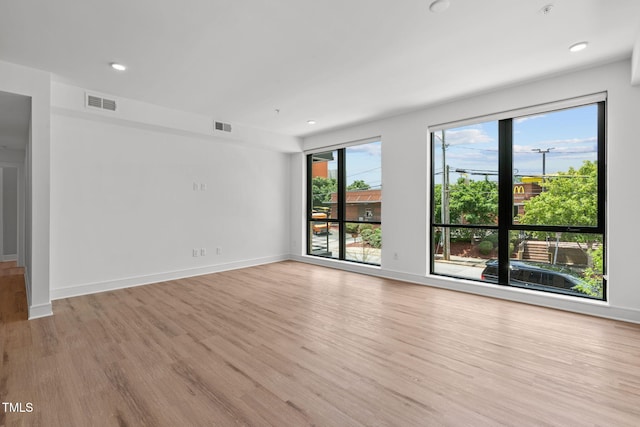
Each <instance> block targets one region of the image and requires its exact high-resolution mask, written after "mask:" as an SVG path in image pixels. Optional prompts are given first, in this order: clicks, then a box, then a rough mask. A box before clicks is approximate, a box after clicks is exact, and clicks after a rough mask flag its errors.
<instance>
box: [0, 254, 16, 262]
mask: <svg viewBox="0 0 640 427" xmlns="http://www.w3.org/2000/svg"><path fill="white" fill-rule="evenodd" d="M0 261H18V255H17V254H9V255H2V256H0Z"/></svg>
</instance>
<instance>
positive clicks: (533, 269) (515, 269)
mask: <svg viewBox="0 0 640 427" xmlns="http://www.w3.org/2000/svg"><path fill="white" fill-rule="evenodd" d="M509 266H510V270H511V272H510V278H511V283H510V284H511V285H513V286H518V287H522V288H528V289H537V290H543V291H553V292H559V293H563V294H568V295H576V294H579V295H584V294H583V293H582V292H580V291H579V290H577V289H576V286H578V285H584V282H583V281H582V279H580V278H578V277H576V276H573V275H571V274H569V273H566V272H563V271H562V269H561V268H560V269H558V270H557V271H556V270H552V269H550V268H549V267H550V266H549V265H539V264H536V263H530V262H523V261H517V260H510V261H509ZM545 267H546V268H545ZM481 278H482V280H485V281H487V282H493V283H498V260H495V259H492V260H489V261H487V262H486V266H485V268H484V270H482V275H481Z"/></svg>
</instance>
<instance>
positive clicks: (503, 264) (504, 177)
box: [428, 93, 608, 301]
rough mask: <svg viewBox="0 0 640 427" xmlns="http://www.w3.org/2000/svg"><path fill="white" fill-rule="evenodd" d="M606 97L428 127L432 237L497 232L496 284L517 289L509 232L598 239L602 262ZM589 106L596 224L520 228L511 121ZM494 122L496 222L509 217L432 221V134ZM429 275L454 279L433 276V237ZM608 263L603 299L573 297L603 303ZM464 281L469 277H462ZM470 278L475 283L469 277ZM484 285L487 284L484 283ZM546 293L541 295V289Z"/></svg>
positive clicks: (430, 244)
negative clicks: (455, 231)
mask: <svg viewBox="0 0 640 427" xmlns="http://www.w3.org/2000/svg"><path fill="white" fill-rule="evenodd" d="M606 97H607V95H606V93H599V94H593V95H587V96H585V97H579V98H573V99H568V100H564V101H558V102H555V103H548V104H541V105H536V106H533V107H528V108H523V109H519V110H512V111H509V112H502V113H497V114H493V115H488V116H484V117H475V118H471V119H467V120H461V121H457V122H450V123H446V124H443V125H436V126H430V127H429V145H430V147H429V153H430V174H429V176H430V186H429V193H430V194H429V200H430V212H429V230H430V235H433V230H434V229H435V228H438V227H439V228H440V229H441V230H443V232H444V230H445V229H446V228H449V229H451V228H466V229H494V230H496V231H497V232H498V271H497V273H498V284H499V285H505V286H510V287H517V286H516V285H513V284H511V283H510V274H511V273H510V253H509V241H510V240H509V235H510V232H512V231H525V232H526V231H531V232H533V231H538V232H539V231H542V232H566V233H585V234H600V235H602V239H603V244H604V248H603V251H604V255H603V259H604V260H606V250H607V245H606V195H607V187H606V135H607V132H606V124H607V123H606V116H607V102H606ZM587 105H597V140H598V141H597V154H596V156H597V159H596V160H597V171H598V177H597V185H598V195H597V197H598V201H597V208H598V212H597V225H595V226H573V225H572V226H560V225H534V224H521V223H519V222H515V221H514V217H515V215H514V206H515V205H514V197H513V191H512V188H513V122H514V120H515V119H517V118H519V117H523V116H528V115H533V114H542V113H553V112H556V111H561V110H566V109H571V108H578V107H581V106H587ZM491 121H497V122H498V183H499V185H498V218H507V220H502V221H501V220H498V224H496V225H493V224H455V223H452V222H451V221H449V223H444V222H439V223H438V222H435V220H436V212H435V202H436V200H435V184H434V178H433V176H434V175H433V174H434V171H435V170H436V165H435V164H434V163H435V155H434V153H435V150H436V144H435V139H436V137H435V134H436V132H438V131H443V130H447V129H453V128H457V127H462V126H467V125H472V124H478V123H485V122H491ZM429 240H430V242H429V262H428V265H429V274H431V275H437V276H446V277H455V276H449V275H446V274H442V273H436V272H435V247H436V242H435V241H434V239H433V238H430V239H429ZM606 277H607V263H606V262H605V263H604V265H603V279H602V299H599V298H594V297H589V296H587V295H585V296H584V297H583V296H581V295H575V297H577V298H587V299H595V300H597V301H607V297H608V292H607V279H606ZM465 279H467V278H465ZM471 280H473V279H471ZM482 283H487V282H485V281H482ZM543 292H544V291H543ZM547 292H550V293H554V294H562V293H561V292H554V291H553V290H552V289H549V290H548V291H547Z"/></svg>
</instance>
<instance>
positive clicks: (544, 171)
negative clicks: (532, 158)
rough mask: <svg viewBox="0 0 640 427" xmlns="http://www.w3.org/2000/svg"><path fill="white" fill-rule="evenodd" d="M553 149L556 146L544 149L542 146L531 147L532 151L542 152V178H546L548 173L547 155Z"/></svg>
mask: <svg viewBox="0 0 640 427" xmlns="http://www.w3.org/2000/svg"><path fill="white" fill-rule="evenodd" d="M551 150H555V148H547V149H546V150H543V149H542V148H532V149H531V151H534V152H536V153H540V154H542V179H544V177H545V175H546V174H547V164H546V159H545V156H546V154H547V153H548V152H549V151H551Z"/></svg>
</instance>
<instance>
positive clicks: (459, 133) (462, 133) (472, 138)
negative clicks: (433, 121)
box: [446, 128, 494, 145]
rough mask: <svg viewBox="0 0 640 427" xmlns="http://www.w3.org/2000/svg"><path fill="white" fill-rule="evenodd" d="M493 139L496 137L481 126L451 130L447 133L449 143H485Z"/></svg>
mask: <svg viewBox="0 0 640 427" xmlns="http://www.w3.org/2000/svg"><path fill="white" fill-rule="evenodd" d="M493 141H494V139H493V138H492V137H491V136H489V135H487V134H486V133H485V131H484V130H483V129H479V128H468V129H460V130H449V131H447V133H446V143H447V144H448V145H464V144H483V143H487V142H493Z"/></svg>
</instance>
